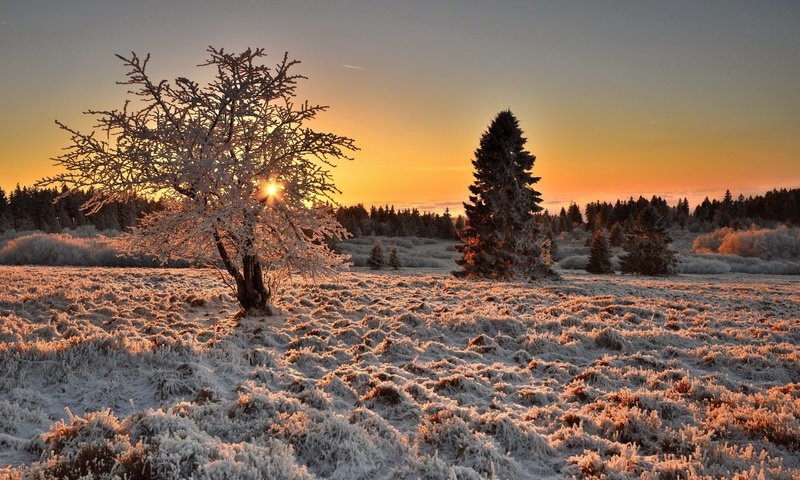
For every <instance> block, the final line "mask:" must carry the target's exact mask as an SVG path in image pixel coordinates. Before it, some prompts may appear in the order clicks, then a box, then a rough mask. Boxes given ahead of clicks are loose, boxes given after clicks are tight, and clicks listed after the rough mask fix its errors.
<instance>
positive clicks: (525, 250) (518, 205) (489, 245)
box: [453, 110, 554, 278]
mask: <svg viewBox="0 0 800 480" xmlns="http://www.w3.org/2000/svg"><path fill="white" fill-rule="evenodd" d="M534 161H535V157H534V156H533V155H531V154H530V152H528V151H526V150H525V138H523V136H522V130H521V129H520V128H519V122H518V121H517V119H516V117H514V115H513V114H512V113H511V112H510V111H508V110H505V111H502V112H500V113H498V114H497V116H496V117H495V118H494V120H493V121H492V123H491V125H489V128H488V129H487V130H486V132H485V133H484V134H483V136H482V137H481V140H480V146H479V147H478V149H477V150H476V151H475V158H474V159H473V160H472V165H473V166H474V167H475V181H474V183H473V184H472V185H471V186H470V187H469V189H470V192H471V193H472V195H470V197H469V203H464V210H465V213H466V217H467V222H466V227H465V228H464V230H463V231H462V232H461V233H460V235H461V241H462V244H461V245H459V246H457V247H456V249H457V251H458V252H460V253H461V254H462V258H461V259H460V260H458V261H457V263H458V264H459V265H460V266H461V267H462V269H461V270H460V271H456V272H453V273H454V275H456V276H462V277H485V278H512V277H526V278H542V277H546V276H553V275H554V272H553V270H552V269H551V268H550V267H549V266H548V265H546V264H545V263H544V262H543V261H542V259H541V251H540V250H541V249H540V246H539V227H538V225H537V223H536V220H535V218H534V214H535V213H537V212H539V211H541V210H542V208H541V207H540V206H539V204H540V203H541V201H542V200H541V196H540V194H539V192H537V191H536V190H534V189H533V185H534V184H535V183H536V182H538V181H539V178H538V177H534V176H532V175H531V168H532V167H533V164H534Z"/></svg>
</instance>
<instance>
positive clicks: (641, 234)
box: [620, 206, 677, 276]
mask: <svg viewBox="0 0 800 480" xmlns="http://www.w3.org/2000/svg"><path fill="white" fill-rule="evenodd" d="M670 242H672V239H671V238H670V236H669V233H667V229H666V227H665V226H664V221H663V218H662V217H660V216H659V215H658V212H657V211H656V209H655V208H653V207H652V206H648V207H647V208H645V209H643V210H642V211H641V212H640V213H639V215H638V216H637V217H636V219H635V221H634V223H633V227H632V228H631V229H630V230H629V232H628V235H627V238H626V239H625V244H624V245H623V249H624V250H625V253H626V255H625V256H623V257H622V258H621V259H620V262H621V265H620V266H621V270H622V272H623V273H637V274H642V275H654V276H662V275H670V274H672V273H673V272H674V270H675V265H676V264H677V260H676V258H675V252H674V251H672V250H670V249H669V243H670Z"/></svg>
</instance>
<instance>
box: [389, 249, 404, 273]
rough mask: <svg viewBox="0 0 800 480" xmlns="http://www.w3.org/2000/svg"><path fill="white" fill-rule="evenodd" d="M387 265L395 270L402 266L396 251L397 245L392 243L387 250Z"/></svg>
mask: <svg viewBox="0 0 800 480" xmlns="http://www.w3.org/2000/svg"><path fill="white" fill-rule="evenodd" d="M389 266H390V267H392V268H393V269H395V270H400V267H401V266H402V264H401V263H400V256H399V255H398V253H397V245H393V246H392V250H391V251H390V252H389Z"/></svg>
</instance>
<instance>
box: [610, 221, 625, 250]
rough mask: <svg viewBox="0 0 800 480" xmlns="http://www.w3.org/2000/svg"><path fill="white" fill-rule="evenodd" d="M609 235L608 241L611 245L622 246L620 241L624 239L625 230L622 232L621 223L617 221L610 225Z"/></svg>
mask: <svg viewBox="0 0 800 480" xmlns="http://www.w3.org/2000/svg"><path fill="white" fill-rule="evenodd" d="M609 237H610V238H609V243H611V246H612V247H621V246H622V242H623V241H624V240H625V232H623V230H622V225H620V224H619V222H614V225H612V226H611V233H610V234H609Z"/></svg>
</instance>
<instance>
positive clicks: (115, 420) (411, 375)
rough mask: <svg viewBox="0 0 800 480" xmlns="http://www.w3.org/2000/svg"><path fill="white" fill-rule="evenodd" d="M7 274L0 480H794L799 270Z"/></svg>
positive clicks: (2, 309)
mask: <svg viewBox="0 0 800 480" xmlns="http://www.w3.org/2000/svg"><path fill="white" fill-rule="evenodd" d="M0 278H2V287H1V288H0V477H4V475H5V476H10V478H26V477H29V476H31V477H33V476H40V475H41V476H44V477H53V478H64V477H72V478H77V477H78V476H80V475H85V474H88V473H92V474H93V476H94V478H111V477H113V476H115V475H116V476H118V477H119V478H123V477H126V476H127V478H165V479H166V478H187V477H190V476H192V477H193V478H219V479H222V478H340V479H346V478H347V479H349V478H396V479H414V478H426V479H443V480H444V479H451V478H458V479H471V478H500V479H518V478H541V477H545V478H548V477H552V478H561V477H572V476H579V477H580V476H586V477H591V476H606V477H608V478H626V477H627V478H687V477H688V478H698V477H701V476H712V477H720V476H732V475H734V474H735V473H737V472H740V473H742V475H741V477H740V478H798V477H800V353H799V352H798V348H799V347H798V345H800V286H798V282H797V278H796V277H768V276H766V277H765V276H738V275H731V274H728V275H724V276H719V277H712V276H678V277H673V278H669V279H656V280H653V279H647V278H634V277H629V276H613V277H606V276H588V275H569V274H567V275H565V278H564V280H563V281H561V282H554V283H545V284H537V285H528V284H520V283H493V282H470V281H463V280H457V279H454V278H452V277H450V276H447V275H446V274H437V275H428V276H425V275H417V276H406V275H403V272H402V271H401V272H400V274H394V273H393V274H391V275H387V274H385V273H377V274H373V273H367V272H363V271H359V272H356V273H347V274H343V275H341V276H340V277H339V278H338V279H336V280H327V281H325V282H323V283H320V284H318V285H298V286H296V287H291V288H289V289H288V291H287V292H286V293H285V294H284V297H283V299H282V301H281V302H280V303H279V307H280V308H281V309H282V310H283V312H284V315H283V316H281V317H277V318H270V319H247V320H244V321H243V322H242V323H241V324H239V325H236V323H235V321H234V320H232V315H233V313H234V312H235V311H236V305H235V303H234V302H233V301H232V297H231V295H230V291H229V290H228V288H227V287H226V286H225V285H224V284H223V283H222V281H221V280H220V279H219V277H218V275H217V273H216V272H214V271H213V270H192V269H182V270H152V269H104V268H58V267H0ZM3 466H5V469H3Z"/></svg>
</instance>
